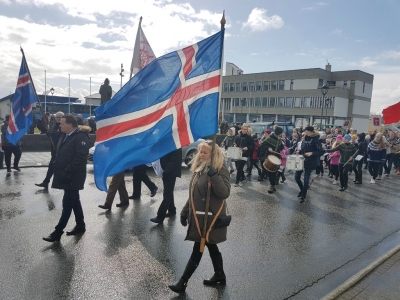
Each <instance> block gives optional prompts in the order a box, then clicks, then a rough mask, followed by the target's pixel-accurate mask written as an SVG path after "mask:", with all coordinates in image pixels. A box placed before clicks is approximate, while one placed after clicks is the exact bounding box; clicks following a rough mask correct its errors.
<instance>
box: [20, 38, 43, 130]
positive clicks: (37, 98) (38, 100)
mask: <svg viewBox="0 0 400 300" xmlns="http://www.w3.org/2000/svg"><path fill="white" fill-rule="evenodd" d="M19 47H20V49H21V52H22V57H23V59H24V63H25V66H26V69H27V70H28V76H29V79H30V80H31V83H32V87H33V92H34V93H35V96H36V100H37V102H38V103H39V107H40V112H41V113H42V119H43V120H45V126H46V128H47V126H48V122H47V120H46V118H45V115H44V112H43V109H42V104H41V103H40V99H39V97H38V95H37V93H36V88H35V85H34V83H33V80H32V76H31V71H29V67H28V62H27V61H26V58H25V53H24V49H22V47H21V46H19ZM32 117H33V116H32Z"/></svg>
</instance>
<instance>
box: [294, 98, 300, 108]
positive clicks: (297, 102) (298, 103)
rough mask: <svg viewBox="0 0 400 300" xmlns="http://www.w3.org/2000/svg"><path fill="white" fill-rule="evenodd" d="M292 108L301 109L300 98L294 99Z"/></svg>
mask: <svg viewBox="0 0 400 300" xmlns="http://www.w3.org/2000/svg"><path fill="white" fill-rule="evenodd" d="M294 107H301V97H296V98H295V101H294Z"/></svg>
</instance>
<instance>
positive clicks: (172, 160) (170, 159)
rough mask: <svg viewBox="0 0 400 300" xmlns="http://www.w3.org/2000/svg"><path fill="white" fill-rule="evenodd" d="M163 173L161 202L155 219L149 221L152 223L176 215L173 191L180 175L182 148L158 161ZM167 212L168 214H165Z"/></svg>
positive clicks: (160, 221)
mask: <svg viewBox="0 0 400 300" xmlns="http://www.w3.org/2000/svg"><path fill="white" fill-rule="evenodd" d="M160 163H161V168H162V169H163V170H164V171H163V175H162V176H163V177H162V180H163V184H164V192H163V201H162V202H161V204H160V207H159V208H158V212H157V217H155V218H152V219H150V221H152V222H154V223H162V222H163V221H164V219H165V218H166V217H172V216H175V215H176V207H175V202H174V189H175V182H176V177H181V175H182V171H181V169H182V148H179V149H176V150H174V151H172V152H170V153H168V154H167V155H165V156H163V157H162V158H161V159H160ZM167 211H168V213H167Z"/></svg>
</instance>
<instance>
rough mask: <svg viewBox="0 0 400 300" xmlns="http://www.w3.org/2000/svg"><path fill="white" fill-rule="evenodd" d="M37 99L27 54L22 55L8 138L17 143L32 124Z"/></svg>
mask: <svg viewBox="0 0 400 300" xmlns="http://www.w3.org/2000/svg"><path fill="white" fill-rule="evenodd" d="M36 101H37V98H36V95H35V92H34V89H33V85H32V82H31V76H30V74H29V71H28V66H27V64H26V60H25V56H22V62H21V68H20V69H19V75H18V82H17V88H16V89H15V93H14V97H13V100H12V107H11V114H10V119H9V121H8V127H7V135H6V136H7V140H9V141H10V142H11V143H12V144H14V145H16V144H17V143H18V141H19V140H20V139H21V138H22V136H23V135H24V134H25V133H27V132H28V130H29V127H30V126H31V124H32V117H33V116H32V104H33V103H35V102H36Z"/></svg>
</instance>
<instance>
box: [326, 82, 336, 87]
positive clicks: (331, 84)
mask: <svg viewBox="0 0 400 300" xmlns="http://www.w3.org/2000/svg"><path fill="white" fill-rule="evenodd" d="M327 84H328V86H336V81H328V82H327Z"/></svg>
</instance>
